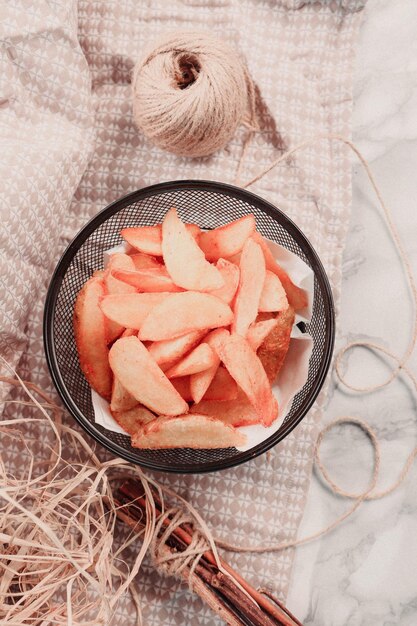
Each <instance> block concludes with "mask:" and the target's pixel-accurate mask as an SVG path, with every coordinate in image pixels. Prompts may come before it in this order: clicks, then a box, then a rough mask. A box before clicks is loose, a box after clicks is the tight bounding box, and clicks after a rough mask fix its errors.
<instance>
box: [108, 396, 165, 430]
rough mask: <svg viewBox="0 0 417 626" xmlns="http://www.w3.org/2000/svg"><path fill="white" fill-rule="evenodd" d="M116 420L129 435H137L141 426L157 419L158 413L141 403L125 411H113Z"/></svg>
mask: <svg viewBox="0 0 417 626" xmlns="http://www.w3.org/2000/svg"><path fill="white" fill-rule="evenodd" d="M111 414H112V415H113V417H114V419H115V420H116V422H117V423H118V424H119V426H121V427H122V428H123V430H125V431H126V432H127V433H129V435H132V436H133V435H135V434H136V433H137V432H138V430H139V429H140V428H142V427H143V426H144V425H145V424H148V423H149V422H151V421H152V420H154V419H156V415H155V414H154V413H152V412H151V411H149V409H147V408H146V407H144V406H142V405H141V404H137V405H136V406H135V407H133V408H131V409H128V410H124V411H111Z"/></svg>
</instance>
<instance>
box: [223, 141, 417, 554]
mask: <svg viewBox="0 0 417 626" xmlns="http://www.w3.org/2000/svg"><path fill="white" fill-rule="evenodd" d="M323 140H327V141H336V142H339V143H342V144H344V145H345V146H347V147H348V148H349V149H350V150H351V151H352V152H353V153H354V154H355V155H356V156H357V158H358V159H359V161H360V163H361V164H362V166H363V168H364V170H365V172H366V174H367V177H368V180H369V182H370V184H371V186H372V188H373V190H374V192H375V195H376V197H377V199H378V202H379V205H380V207H381V208H382V211H383V214H384V217H385V220H386V223H387V227H388V232H389V234H390V237H391V239H392V241H393V243H394V246H395V247H396V251H397V254H398V257H399V259H400V263H401V267H402V269H403V271H404V273H405V275H406V278H407V286H408V288H409V291H410V294H411V297H412V307H413V324H412V332H411V334H410V339H409V341H408V346H407V349H406V351H405V353H404V354H403V356H402V357H399V356H398V355H396V354H395V353H394V352H393V351H391V350H388V349H387V348H385V347H384V346H382V345H380V344H377V343H374V342H370V341H351V342H348V343H347V344H346V345H345V346H344V347H342V348H341V349H340V350H339V352H338V353H337V355H336V358H335V364H334V369H335V372H336V375H337V377H338V379H339V381H340V383H342V384H343V385H344V386H345V387H347V388H348V389H350V390H352V391H356V392H358V393H370V392H373V391H377V390H378V389H382V388H383V387H386V386H387V385H389V384H390V383H391V382H392V381H393V380H395V379H396V378H397V377H398V375H399V374H400V372H404V373H405V374H406V375H407V376H408V378H409V380H410V381H411V382H412V384H413V386H414V389H415V390H417V378H416V376H415V375H414V374H413V372H412V371H411V369H410V368H409V367H408V366H407V365H406V363H407V361H408V359H409V358H410V356H411V355H412V353H413V351H414V348H415V345H416V341H417V286H416V282H415V279H414V275H413V271H412V268H411V262H410V259H409V256H408V254H407V252H406V250H405V248H404V246H403V244H402V241H401V238H400V236H399V233H398V230H397V228H396V226H395V223H394V220H393V216H392V212H391V209H390V208H389V207H388V205H387V204H386V203H385V201H384V199H383V196H382V193H381V190H380V189H379V187H378V185H377V183H376V180H375V178H374V176H373V174H372V171H371V168H370V166H369V163H368V162H367V160H366V159H365V157H364V156H363V155H362V153H361V152H360V151H359V150H358V148H357V147H356V146H355V144H354V143H353V142H352V141H350V140H349V139H346V138H345V137H342V136H340V135H334V134H324V135H316V136H314V137H312V138H311V139H308V140H306V141H303V142H301V143H299V144H297V145H295V146H294V147H293V148H291V149H290V150H288V151H287V152H285V153H284V154H282V155H281V156H279V157H278V158H277V159H275V160H274V161H273V162H272V163H271V164H270V165H268V166H267V167H265V168H264V169H263V170H261V171H260V172H259V173H258V174H256V176H254V177H253V178H252V179H250V180H249V181H248V182H246V183H245V184H244V185H243V187H244V188H247V187H249V186H251V185H253V184H254V183H256V182H258V181H259V180H261V179H262V178H263V177H264V176H265V175H266V174H268V173H269V172H270V171H271V170H272V169H274V168H275V167H276V166H278V165H280V164H281V163H284V162H285V161H287V160H288V159H290V157H292V155H293V154H295V153H297V152H299V151H301V150H304V149H306V148H308V147H310V146H312V145H314V144H315V143H316V142H317V141H323ZM246 149H247V146H246ZM243 156H244V155H243V154H242V157H241V160H242V158H243ZM241 166H242V164H241V162H240V163H239V167H238V171H239V172H240V170H241ZM355 348H367V349H369V350H371V351H375V352H379V353H381V354H384V355H386V356H388V357H390V358H391V359H392V360H393V361H394V363H395V364H396V366H395V367H393V368H391V372H390V374H389V376H388V378H387V379H386V380H384V381H383V382H382V383H375V384H373V385H369V386H364V387H358V386H356V385H353V384H352V383H350V382H349V381H348V380H347V379H346V376H345V375H344V374H343V373H342V363H343V357H344V356H345V355H346V354H347V353H348V352H349V351H352V350H354V349H355ZM342 424H351V425H352V424H353V425H355V426H357V427H359V428H360V429H361V430H362V431H363V432H364V433H365V434H366V436H367V437H368V439H369V441H370V443H371V446H372V450H373V454H374V467H373V473H372V477H371V481H370V483H369V485H368V487H367V488H366V489H365V490H364V491H363V492H362V493H350V492H348V491H346V490H345V489H343V488H342V487H340V486H339V485H337V484H336V482H335V481H334V480H333V479H332V478H331V476H330V474H329V472H328V470H327V468H326V466H325V465H324V463H323V461H322V459H321V456H320V446H321V444H322V441H323V438H324V437H325V435H326V434H327V433H328V432H330V431H331V430H332V429H333V428H334V427H335V426H338V425H342ZM416 457H417V446H416V447H415V448H413V450H412V451H411V452H410V453H409V455H408V457H407V459H406V461H405V463H404V465H403V467H402V469H401V471H400V473H399V476H398V478H397V479H396V480H395V481H394V482H393V483H392V485H390V486H389V487H387V488H386V489H382V490H380V491H375V488H376V485H377V482H378V478H379V472H380V465H381V447H380V443H379V441H378V437H377V435H376V433H375V431H374V429H372V428H371V427H370V426H369V425H368V424H367V423H366V422H365V421H363V420H362V419H359V418H357V417H352V416H342V417H339V418H337V419H335V420H332V421H331V422H329V424H327V425H326V426H325V427H324V428H323V429H322V430H321V431H320V433H319V435H318V438H317V441H316V444H315V447H314V463H315V465H316V466H317V467H318V469H319V471H320V472H321V475H322V477H323V480H324V482H325V483H326V484H327V486H328V488H329V489H330V490H331V491H332V492H333V493H334V494H336V495H338V496H341V497H345V498H350V499H353V500H355V501H354V503H353V505H352V506H351V507H350V508H349V509H348V510H347V511H346V512H345V513H343V514H342V515H340V516H339V517H338V518H336V520H334V521H333V522H332V523H330V524H328V525H327V526H326V527H325V528H323V529H322V530H319V531H317V532H315V533H312V534H310V535H307V536H306V537H303V538H300V539H294V540H291V541H282V542H279V543H274V544H270V545H257V546H237V545H235V544H232V543H229V542H226V541H222V540H220V539H217V540H216V543H217V545H219V546H221V547H222V548H224V549H226V550H230V551H232V552H257V553H258V552H278V551H281V550H285V549H288V548H293V547H295V546H299V545H302V544H305V543H308V542H310V541H313V540H314V539H318V538H319V537H321V536H323V535H325V534H327V533H329V532H331V531H332V530H333V529H334V528H336V527H337V526H339V525H340V524H341V523H342V522H343V521H344V520H346V519H347V518H348V517H350V516H351V515H352V514H353V513H354V512H355V511H356V510H357V509H358V508H359V507H360V505H361V504H362V503H363V502H364V501H366V500H377V499H380V498H383V497H385V496H387V495H389V494H391V493H392V492H393V491H395V490H396V489H397V488H398V487H399V486H400V485H401V484H402V483H403V482H404V480H405V478H406V476H407V474H408V473H409V471H410V469H411V467H412V464H413V462H414V459H415V458H416Z"/></svg>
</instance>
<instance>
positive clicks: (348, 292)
mask: <svg viewBox="0 0 417 626" xmlns="http://www.w3.org/2000/svg"><path fill="white" fill-rule="evenodd" d="M353 139H354V141H355V142H356V143H357V145H358V147H359V148H360V149H361V151H363V153H364V155H365V156H366V158H367V159H368V160H369V161H370V163H371V166H372V170H373V171H374V173H375V176H376V178H377V181H378V183H379V185H380V187H381V190H382V192H383V195H384V198H385V199H386V202H387V204H388V205H389V206H390V207H391V209H392V212H393V216H394V219H395V223H396V225H397V227H398V230H399V232H400V235H401V237H402V240H403V243H404V246H405V248H406V249H407V252H408V253H409V255H410V257H411V261H412V266H413V268H414V273H415V275H417V213H416V204H417V178H416V171H417V2H416V1H415V0H368V3H367V7H366V9H365V13H364V19H363V24H362V28H361V32H360V38H359V44H358V52H357V60H356V70H355V76H354V116H353ZM343 274H344V280H343V292H342V306H341V316H340V319H339V328H338V331H339V335H338V346H339V347H342V346H343V345H344V344H345V343H346V342H347V341H352V340H358V339H359V340H365V341H375V342H377V343H380V344H381V345H383V346H385V347H386V348H388V349H391V350H393V351H394V352H396V353H397V354H398V355H401V354H402V353H403V352H404V351H405V349H406V347H407V342H408V340H409V337H410V332H411V323H412V309H411V307H410V298H409V295H408V291H407V288H406V283H405V280H404V276H403V273H402V271H401V268H400V265H399V262H398V257H397V255H396V253H395V250H394V248H393V246H392V243H391V242H390V239H389V236H388V233H387V229H386V227H385V224H384V221H383V219H382V218H381V213H380V210H379V208H378V206H377V203H376V200H375V197H374V194H373V192H372V190H371V189H370V187H369V184H368V182H367V180H366V177H365V175H364V173H363V172H362V171H361V169H360V167H359V166H358V165H357V164H354V182H353V206H352V218H351V225H350V232H349V236H348V239H347V244H346V249H345V253H344V258H343ZM409 365H410V367H411V369H412V370H413V371H414V372H417V356H416V354H415V353H414V355H413V356H412V358H411V359H410V361H409ZM347 369H348V376H349V380H351V381H352V382H354V383H357V384H372V383H373V382H377V381H381V380H383V378H384V376H386V375H387V372H388V368H387V366H386V364H384V363H383V362H382V361H381V359H379V358H377V357H375V356H373V355H369V354H368V355H366V354H365V352H364V351H361V353H359V352H357V353H356V354H351V355H350V356H349V359H348V362H347ZM342 415H354V416H359V417H362V418H363V419H365V420H366V421H367V422H369V424H370V425H371V426H372V427H373V428H374V429H375V432H376V434H377V436H378V438H379V440H380V442H381V455H382V463H381V475H380V481H379V483H378V489H383V488H386V487H388V486H389V485H391V484H392V483H393V482H394V481H395V480H396V478H397V476H398V474H399V472H400V470H401V468H402V465H403V463H404V462H405V459H406V457H407V455H408V454H409V452H410V451H411V450H412V448H413V447H414V446H416V445H417V400H416V397H415V395H414V394H413V392H412V389H411V384H410V383H409V382H408V381H407V380H406V379H405V378H404V379H402V380H396V381H395V382H393V383H392V384H391V385H390V386H389V387H386V388H384V389H383V390H380V391H378V392H376V393H373V394H355V393H350V392H347V391H346V390H344V389H342V388H341V387H340V386H339V385H338V384H337V383H336V380H335V379H334V378H333V380H332V382H331V385H330V399H329V402H328V406H327V410H326V417H325V421H324V423H326V421H330V420H332V419H334V418H336V417H338V416H342ZM322 451H323V459H324V460H325V461H326V464H327V465H328V467H329V468H331V471H332V476H333V478H334V479H335V480H336V481H337V482H338V484H340V485H341V486H343V487H345V488H347V489H351V490H353V491H360V490H361V489H364V488H366V485H367V482H368V481H369V479H370V472H371V467H372V453H371V449H370V446H369V443H368V442H367V440H366V437H365V436H364V435H363V434H362V433H361V432H360V431H358V430H356V429H354V428H351V427H345V428H344V429H341V428H340V429H336V430H335V431H334V432H332V433H331V435H330V436H329V437H328V439H327V440H326V441H325V442H324V444H323V448H322ZM416 465H417V463H415V464H414V466H413V468H412V470H411V473H410V475H409V476H408V478H407V479H406V481H405V482H404V484H403V485H402V486H401V487H400V488H399V489H397V490H396V491H395V492H394V493H392V494H391V495H389V496H387V497H385V498H383V499H381V500H375V501H371V502H366V503H364V504H363V505H362V506H361V508H360V509H359V510H358V511H357V512H356V513H355V514H354V515H353V516H352V517H351V518H349V519H348V520H347V521H346V522H345V523H344V524H343V525H342V526H340V527H339V528H337V529H336V530H335V531H333V532H332V533H330V534H328V535H326V536H325V537H322V538H321V539H320V540H318V541H315V542H313V543H311V544H309V545H306V546H303V547H300V548H298V550H297V554H296V560H295V565H294V569H293V576H292V582H291V587H290V594H289V597H288V606H289V608H290V609H291V610H293V611H294V613H295V614H296V615H297V616H298V617H299V618H300V619H301V620H302V621H303V623H304V624H305V626H312V625H314V626H347V625H348V626H416V625H417V541H416V536H417V497H416V496H417V486H416V485H417V467H416ZM350 505H351V501H349V500H347V499H342V498H338V497H335V496H334V495H332V494H330V493H329V491H328V490H327V488H326V487H325V486H324V485H323V483H322V481H321V479H320V477H319V476H317V474H316V473H314V474H313V478H312V483H311V489H310V493H309V499H308V503H307V507H306V512H305V516H304V520H303V523H302V526H301V528H300V532H299V536H300V537H302V536H305V535H307V534H310V533H312V532H314V531H316V530H319V529H320V528H322V527H324V526H326V525H327V524H328V523H330V522H331V521H333V520H334V519H335V518H336V517H337V516H338V515H341V514H342V513H343V512H344V511H346V510H347V508H349V506H350Z"/></svg>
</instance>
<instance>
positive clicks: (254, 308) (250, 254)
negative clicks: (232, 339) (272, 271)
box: [232, 239, 266, 337]
mask: <svg viewBox="0 0 417 626" xmlns="http://www.w3.org/2000/svg"><path fill="white" fill-rule="evenodd" d="M265 274H266V271H265V259H264V256H263V254H262V249H261V247H260V246H259V245H258V244H257V243H255V242H254V241H253V239H248V240H247V241H246V243H245V245H244V247H243V250H242V257H241V259H240V279H239V287H238V290H237V295H236V300H235V304H234V307H233V309H234V320H233V324H232V332H234V333H238V334H239V335H242V337H246V334H247V332H248V329H249V326H250V325H251V324H252V322H254V321H255V319H256V316H257V314H258V308H259V301H260V298H261V293H262V289H263V285H264V282H265Z"/></svg>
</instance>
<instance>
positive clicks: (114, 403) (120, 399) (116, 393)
mask: <svg viewBox="0 0 417 626" xmlns="http://www.w3.org/2000/svg"><path fill="white" fill-rule="evenodd" d="M137 404H138V401H137V400H136V398H134V397H133V396H132V395H131V394H130V393H129V392H128V391H127V389H125V388H124V387H123V385H122V384H121V382H120V381H119V380H118V378H116V377H113V387H112V392H111V401H110V411H111V412H112V413H113V412H117V411H129V410H130V409H133V407H134V406H136V405H137Z"/></svg>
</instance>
